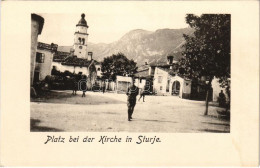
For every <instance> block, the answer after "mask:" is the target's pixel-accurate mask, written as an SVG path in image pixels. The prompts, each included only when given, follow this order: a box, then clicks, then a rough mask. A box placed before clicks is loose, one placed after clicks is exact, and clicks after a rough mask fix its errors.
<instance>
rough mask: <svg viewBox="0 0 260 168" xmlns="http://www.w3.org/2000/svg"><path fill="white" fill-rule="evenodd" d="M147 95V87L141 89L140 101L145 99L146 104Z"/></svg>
mask: <svg viewBox="0 0 260 168" xmlns="http://www.w3.org/2000/svg"><path fill="white" fill-rule="evenodd" d="M145 94H146V90H145V87H144V88H142V89H141V92H140V97H139V99H138V101H140V99H141V98H142V97H143V102H144V97H145Z"/></svg>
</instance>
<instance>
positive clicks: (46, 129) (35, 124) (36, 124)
mask: <svg viewBox="0 0 260 168" xmlns="http://www.w3.org/2000/svg"><path fill="white" fill-rule="evenodd" d="M40 122H41V121H40V120H35V119H31V132H61V131H62V130H60V129H56V128H51V127H41V126H39V123H40Z"/></svg>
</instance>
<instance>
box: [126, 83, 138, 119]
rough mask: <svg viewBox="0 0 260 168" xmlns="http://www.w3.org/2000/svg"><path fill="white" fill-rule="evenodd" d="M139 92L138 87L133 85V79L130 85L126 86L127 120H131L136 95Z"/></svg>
mask: <svg viewBox="0 0 260 168" xmlns="http://www.w3.org/2000/svg"><path fill="white" fill-rule="evenodd" d="M138 93H139V88H138V87H136V86H135V85H134V80H133V82H132V84H131V86H130V87H128V89H127V92H126V95H127V107H128V121H131V119H132V115H133V112H134V108H135V104H136V96H137V95H138Z"/></svg>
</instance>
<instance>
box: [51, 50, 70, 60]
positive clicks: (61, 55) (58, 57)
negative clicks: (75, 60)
mask: <svg viewBox="0 0 260 168" xmlns="http://www.w3.org/2000/svg"><path fill="white" fill-rule="evenodd" d="M68 56H70V53H68V52H62V51H57V52H56V53H55V54H54V56H53V62H62V61H64V60H65V59H66V58H67V57H68Z"/></svg>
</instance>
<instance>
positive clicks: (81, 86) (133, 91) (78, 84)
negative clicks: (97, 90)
mask: <svg viewBox="0 0 260 168" xmlns="http://www.w3.org/2000/svg"><path fill="white" fill-rule="evenodd" d="M105 86H106V84H105V81H103V82H102V86H101V88H102V92H103V93H105V88H106V87H105ZM78 90H81V91H82V96H81V97H86V91H87V77H86V75H82V76H81V78H79V77H74V79H73V91H72V94H73V95H76V94H77V91H78ZM146 94H148V91H146V90H145V88H143V89H142V90H141V91H140V97H139V99H138V101H140V99H141V98H143V102H145V101H144V99H145V95H146ZM126 95H127V106H128V121H131V119H132V115H133V112H134V108H135V105H136V97H137V96H138V95H139V88H138V87H137V86H135V84H134V81H133V82H132V84H131V86H130V87H128V90H127V93H126Z"/></svg>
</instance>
